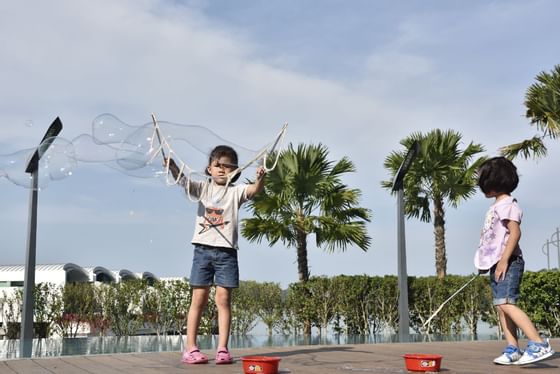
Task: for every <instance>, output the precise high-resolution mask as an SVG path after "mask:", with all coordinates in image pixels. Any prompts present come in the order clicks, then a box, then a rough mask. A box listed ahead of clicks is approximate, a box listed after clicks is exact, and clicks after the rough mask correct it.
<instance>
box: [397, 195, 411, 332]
mask: <svg viewBox="0 0 560 374" xmlns="http://www.w3.org/2000/svg"><path fill="white" fill-rule="evenodd" d="M403 195H404V192H403V189H402V188H400V189H399V190H398V191H397V231H398V234H397V235H398V255H397V260H398V286H399V342H401V343H403V342H408V341H409V340H410V335H409V325H410V315H409V312H408V275H407V271H406V243H405V234H404V202H403V201H404V198H403Z"/></svg>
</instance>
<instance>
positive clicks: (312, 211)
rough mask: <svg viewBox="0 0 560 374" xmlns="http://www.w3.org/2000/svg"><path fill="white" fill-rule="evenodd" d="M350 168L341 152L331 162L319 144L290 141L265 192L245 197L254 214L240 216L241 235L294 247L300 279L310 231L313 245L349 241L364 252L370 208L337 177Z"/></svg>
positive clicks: (330, 248)
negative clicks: (252, 196)
mask: <svg viewBox="0 0 560 374" xmlns="http://www.w3.org/2000/svg"><path fill="white" fill-rule="evenodd" d="M354 171H355V167H354V164H353V163H352V162H351V161H350V160H349V159H347V158H346V157H344V158H343V159H341V160H339V161H337V162H334V161H330V160H329V159H328V149H327V147H325V146H324V145H322V144H319V145H304V144H300V145H298V147H297V149H295V148H294V147H293V145H292V144H290V145H289V147H288V149H287V150H285V151H283V152H281V153H280V155H279V158H278V164H277V167H276V168H275V169H274V170H272V171H270V172H269V173H268V174H267V176H266V180H265V189H264V192H263V193H261V194H259V195H257V196H255V198H253V200H251V201H250V202H249V208H250V209H251V210H252V211H253V217H252V218H248V219H244V220H243V221H242V228H241V233H242V235H243V236H244V237H245V238H247V239H248V240H249V241H250V242H257V243H260V242H261V241H262V240H263V239H266V240H267V241H268V242H269V245H270V246H273V245H274V244H276V243H277V242H282V243H283V244H284V245H285V246H287V247H293V248H296V249H297V259H298V274H299V279H300V280H301V281H307V280H308V279H309V268H308V265H307V238H308V236H309V235H311V234H313V235H314V237H315V242H316V245H317V247H319V248H323V249H324V250H325V251H327V252H329V253H330V252H334V251H336V250H341V251H345V250H346V249H347V248H348V247H349V246H357V247H358V248H360V249H362V250H364V251H366V250H367V249H368V248H369V246H370V243H371V238H370V237H369V236H368V235H367V230H366V222H369V220H370V216H371V213H370V211H369V209H366V208H361V207H359V205H358V204H359V199H360V197H361V192H360V190H358V189H352V188H349V187H348V186H346V185H345V184H344V183H343V182H342V176H343V175H344V174H346V173H350V172H354Z"/></svg>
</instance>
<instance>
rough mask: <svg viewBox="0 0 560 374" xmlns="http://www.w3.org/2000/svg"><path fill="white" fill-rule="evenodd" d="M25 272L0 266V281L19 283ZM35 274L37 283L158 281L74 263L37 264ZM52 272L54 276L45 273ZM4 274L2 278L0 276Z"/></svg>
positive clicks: (22, 268)
mask: <svg viewBox="0 0 560 374" xmlns="http://www.w3.org/2000/svg"><path fill="white" fill-rule="evenodd" d="M24 272H25V266H24V265H0V278H1V279H0V280H2V279H4V278H6V280H10V281H21V280H23V277H24V276H23V275H24ZM35 272H36V273H39V274H41V273H42V274H43V275H42V276H38V277H37V278H36V279H35V280H36V282H37V283H39V282H54V283H57V284H62V283H64V282H92V281H96V282H118V281H119V280H128V279H144V280H148V281H149V282H153V281H157V280H159V279H158V278H157V277H156V276H155V275H154V274H153V273H151V272H149V271H145V272H143V273H134V272H132V271H130V270H128V269H122V270H120V271H114V270H109V269H107V268H105V267H103V266H95V267H82V266H79V265H76V264H74V263H71V262H68V263H66V264H37V265H36V266H35ZM46 272H54V274H51V273H46ZM2 274H4V276H2Z"/></svg>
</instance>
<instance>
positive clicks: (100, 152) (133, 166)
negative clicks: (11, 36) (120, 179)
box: [0, 113, 286, 188]
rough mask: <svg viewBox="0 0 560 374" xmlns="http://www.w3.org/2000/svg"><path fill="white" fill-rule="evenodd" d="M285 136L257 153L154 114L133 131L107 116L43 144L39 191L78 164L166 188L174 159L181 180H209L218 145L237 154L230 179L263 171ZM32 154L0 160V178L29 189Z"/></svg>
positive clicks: (22, 153)
mask: <svg viewBox="0 0 560 374" xmlns="http://www.w3.org/2000/svg"><path fill="white" fill-rule="evenodd" d="M285 131H286V125H284V127H283V128H282V130H281V131H280V133H279V134H278V135H277V136H276V137H275V138H274V139H273V141H272V142H271V143H269V144H266V145H264V146H263V147H261V148H260V149H256V150H255V149H249V148H246V147H243V146H240V145H238V144H235V143H233V142H230V141H228V140H226V139H224V138H222V137H220V136H219V135H217V134H216V133H215V132H213V131H212V130H210V129H208V128H206V127H204V126H197V125H183V124H177V123H172V122H166V121H160V122H158V121H156V120H155V117H154V116H153V115H152V121H151V122H147V123H145V124H143V125H140V126H132V125H129V124H126V123H125V122H123V121H121V120H120V119H119V118H117V117H116V116H114V115H112V114H110V113H105V114H101V115H99V116H97V117H96V118H95V119H94V120H93V121H92V129H91V134H81V135H79V136H77V137H75V138H74V139H73V140H72V141H68V140H65V139H64V138H62V137H55V138H51V139H47V140H46V141H49V142H51V144H50V146H49V147H48V148H47V150H46V152H45V154H44V155H41V158H40V160H39V170H38V173H39V187H41V188H44V187H45V186H46V185H47V184H48V183H50V181H53V180H61V179H64V178H66V177H68V176H70V175H72V171H73V169H74V168H75V167H76V166H77V165H78V163H98V164H103V165H107V166H109V167H111V168H113V169H115V170H118V171H119V172H121V173H124V174H127V175H130V176H134V177H141V178H163V179H165V180H166V181H167V182H168V183H169V173H168V170H167V168H166V167H165V163H164V159H163V158H164V156H165V157H172V158H173V159H174V160H175V161H176V162H177V164H179V165H180V168H181V171H183V173H184V175H188V176H190V177H191V178H192V179H193V180H195V179H196V180H198V179H200V180H202V179H204V178H208V176H206V175H205V173H204V170H205V169H206V166H207V165H208V155H209V153H210V151H211V150H212V149H213V148H214V147H215V146H217V145H228V146H230V147H232V148H233V149H235V150H236V152H237V154H238V156H239V160H238V161H239V168H238V169H237V170H236V171H235V172H234V174H238V173H240V172H241V171H242V170H244V169H246V168H249V167H255V166H256V165H257V164H259V163H262V162H264V163H265V167H267V163H266V157H267V156H268V155H269V154H270V153H272V152H274V151H275V150H276V148H277V146H278V145H279V143H280V142H281V140H282V139H283V137H284V134H285ZM43 148H44V147H41V146H40V147H38V149H39V150H41V149H43ZM34 152H35V149H26V150H22V151H18V152H15V153H12V154H8V155H0V177H5V178H7V179H8V180H10V181H11V182H13V183H15V184H17V185H19V186H23V187H27V188H29V187H30V186H31V176H30V175H29V174H28V173H25V168H26V165H27V162H28V160H29V158H30V157H31V155H32V154H33V153H34ZM273 166H274V164H273ZM175 182H176V181H175Z"/></svg>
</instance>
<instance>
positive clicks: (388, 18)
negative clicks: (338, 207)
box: [0, 0, 560, 286]
mask: <svg viewBox="0 0 560 374" xmlns="http://www.w3.org/2000/svg"><path fill="white" fill-rule="evenodd" d="M559 13H560V5H559V4H558V3H557V2H556V1H553V0H548V1H547V0H542V1H470V2H464V1H295V0H292V1H248V0H240V1H225V0H221V1H202V0H193V1H164V0H142V1H137V0H134V1H132V0H129V1H126V0H124V1H123V0H118V1H106V0H100V1H96V2H89V1H83V0H67V1H64V0H60V1H51V2H43V1H21V2H4V3H2V5H0V45H1V46H2V58H1V59H0V77H1V81H2V86H1V87H0V117H1V123H0V155H6V154H11V153H13V152H16V151H19V150H22V149H27V148H31V147H34V146H35V145H36V144H37V143H38V141H39V140H40V138H41V137H42V135H43V133H44V132H45V130H46V128H47V127H48V125H49V124H50V123H51V122H52V120H53V119H54V118H55V117H56V116H60V117H61V119H62V121H63V123H64V126H65V127H64V129H63V131H62V133H61V134H60V136H61V137H63V138H64V139H68V140H72V139H74V138H75V137H77V136H79V135H80V134H84V133H88V132H91V123H92V121H93V119H94V118H95V117H96V116H98V115H99V114H102V113H112V114H114V115H115V116H117V117H119V118H120V119H122V120H123V121H124V122H126V123H128V124H131V125H142V124H145V123H148V122H149V121H150V114H151V113H152V112H154V113H156V115H157V116H158V119H159V120H162V121H170V122H175V123H185V124H186V123H190V124H197V125H201V126H205V127H207V128H209V129H211V130H213V131H215V132H216V133H218V134H219V135H220V136H222V137H223V138H225V139H228V140H229V141H231V142H233V143H236V144H240V145H243V146H246V147H249V148H253V149H257V148H260V147H261V146H262V145H264V144H265V143H266V142H268V141H270V139H271V137H273V136H274V135H275V134H276V132H277V131H278V129H279V128H280V126H281V125H282V123H284V122H286V121H287V122H289V129H288V134H287V138H286V141H287V142H292V143H294V144H298V143H319V142H320V143H323V144H325V145H326V146H327V147H328V148H329V150H330V156H331V158H332V159H333V160H336V159H339V158H341V157H344V156H347V157H349V158H350V159H351V160H352V161H354V162H355V164H356V167H357V172H356V173H354V174H352V175H348V176H347V178H346V179H345V181H346V182H347V183H348V185H350V186H351V187H356V188H360V189H361V190H362V193H363V199H362V205H363V206H364V207H367V208H370V209H371V210H372V212H373V219H372V222H371V224H369V225H368V232H369V234H370V235H371V236H372V238H373V242H372V246H371V248H370V250H369V251H368V252H367V253H364V252H362V251H360V250H359V249H356V248H349V250H348V251H347V252H345V253H335V254H327V253H324V252H323V251H322V250H320V249H317V248H315V247H314V246H313V245H312V239H311V240H310V249H309V256H310V270H311V273H312V275H335V274H371V275H384V274H396V272H397V266H396V261H397V253H396V249H397V240H396V239H397V229H396V219H397V217H396V200H395V198H394V197H392V196H391V195H389V193H388V192H386V191H385V190H383V189H381V187H380V181H381V180H383V179H387V178H388V173H387V171H386V170H384V169H383V160H384V158H385V157H386V156H387V155H388V154H389V152H391V151H392V150H395V149H400V145H399V141H400V140H401V139H403V138H404V137H406V136H407V135H409V134H410V133H412V132H414V131H422V132H427V131H430V130H432V129H435V128H440V129H453V130H455V131H458V132H460V133H461V134H462V135H463V140H464V143H465V144H467V143H468V142H471V141H473V142H477V143H481V144H483V145H484V147H485V149H486V154H487V155H490V156H492V155H496V154H497V150H498V148H499V147H501V146H503V145H506V144H510V143H514V142H518V141H520V140H522V139H526V138H529V137H531V136H533V134H534V133H535V131H534V129H533V128H532V127H531V126H530V125H529V122H528V120H527V119H526V118H524V106H523V98H524V95H525V91H526V89H527V87H529V86H530V85H531V84H532V83H533V82H534V77H535V76H536V75H537V74H538V73H539V72H541V71H549V70H550V69H552V67H553V66H554V65H555V64H558V63H560V47H559V46H558V43H557V40H556V39H557V38H556V35H557V14H559ZM548 145H549V156H548V157H547V158H546V159H542V160H539V161H533V160H528V161H521V160H520V161H517V165H518V168H519V171H520V174H521V182H520V186H519V188H518V190H517V191H516V193H515V196H516V197H517V198H518V200H519V202H520V204H521V206H522V208H523V209H524V212H525V215H524V222H523V224H522V230H523V237H522V241H521V245H522V248H523V250H524V253H525V257H526V263H527V269H529V270H539V269H542V268H545V267H546V266H547V260H546V256H545V255H544V254H543V253H542V251H541V250H542V247H543V245H544V243H545V242H546V239H547V238H549V237H550V236H551V235H552V233H553V232H554V231H555V229H556V227H558V226H559V225H560V221H559V220H558V211H559V210H560V209H559V208H560V203H559V202H558V199H557V198H555V192H556V191H557V189H558V187H559V186H560V178H559V176H558V172H557V170H558V167H557V162H556V160H557V159H558V157H559V153H560V150H559V148H560V144H558V142H554V141H549V142H548ZM210 146H211V145H207V147H210ZM198 156H200V155H198ZM184 158H187V157H186V156H185V157H184ZM1 172H2V170H0V175H1ZM0 191H1V193H0V205H1V206H2V210H1V213H0V227H1V232H0V237H1V238H2V240H1V242H0V252H1V258H2V260H1V261H2V263H4V264H22V263H23V262H24V261H25V245H26V233H27V217H28V204H29V190H27V189H25V188H22V187H19V186H17V185H15V184H13V183H11V182H10V181H9V180H8V179H6V178H0ZM490 203H491V201H489V200H487V199H485V198H484V197H483V196H482V195H481V194H478V195H477V196H476V197H475V198H473V199H471V200H469V201H466V202H464V203H462V204H461V205H460V206H459V208H458V209H453V208H450V207H448V208H447V211H446V228H447V237H446V239H447V251H448V272H449V273H451V274H464V275H467V274H471V273H472V272H473V271H474V266H473V262H472V257H473V255H474V251H475V249H476V246H477V244H478V237H479V233H480V228H481V225H482V220H483V216H484V213H485V211H486V208H487V207H488V205H489V204H490ZM244 214H246V213H244ZM193 216H194V204H193V203H191V202H189V201H188V200H187V199H186V198H185V197H183V196H182V193H181V191H179V190H178V188H173V187H169V186H166V185H165V184H164V183H161V181H159V180H157V179H141V178H135V177H131V176H128V175H125V174H122V173H119V172H117V171H115V170H113V169H110V168H107V167H106V166H103V165H101V164H79V165H78V166H77V167H76V168H75V170H74V171H73V174H72V176H71V177H68V178H65V179H62V180H60V181H54V182H52V183H50V184H49V185H48V186H47V187H46V188H44V189H43V190H42V191H41V192H40V194H39V222H38V227H39V228H38V243H37V262H38V263H64V262H74V263H77V264H79V265H82V266H92V265H101V266H105V267H107V268H111V269H116V270H119V269H123V268H126V269H129V270H131V271H135V272H142V271H151V272H153V273H154V274H156V275H159V276H184V275H188V273H189V270H190V262H191V259H192V246H191V245H190V239H191V236H192V230H193ZM406 237H407V259H408V273H409V274H410V275H433V274H435V266H434V250H433V246H434V244H433V243H434V239H433V229H432V225H431V224H426V223H420V222H417V221H415V220H408V221H407V223H406ZM240 246H241V250H240V253H239V255H240V267H241V269H240V270H241V274H240V275H241V278H242V279H244V280H249V279H254V280H258V281H272V282H280V283H281V284H282V285H283V286H286V285H287V284H289V283H291V282H294V281H296V280H297V266H296V263H295V261H296V256H295V250H293V249H286V248H283V247H282V246H281V245H277V246H275V247H272V248H269V247H268V246H267V245H266V244H261V245H257V244H252V243H247V242H246V241H244V240H242V241H241V245H240ZM550 260H551V262H552V265H554V266H557V264H558V261H559V260H558V258H557V254H556V253H553V254H551V258H550Z"/></svg>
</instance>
